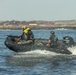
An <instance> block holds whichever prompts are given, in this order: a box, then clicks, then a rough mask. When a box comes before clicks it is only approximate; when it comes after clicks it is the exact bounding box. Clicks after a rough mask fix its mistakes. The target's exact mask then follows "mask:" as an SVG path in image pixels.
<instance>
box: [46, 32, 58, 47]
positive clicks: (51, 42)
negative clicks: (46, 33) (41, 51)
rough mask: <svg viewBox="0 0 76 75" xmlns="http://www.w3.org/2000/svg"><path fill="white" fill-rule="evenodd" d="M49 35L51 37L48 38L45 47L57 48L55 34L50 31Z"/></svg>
mask: <svg viewBox="0 0 76 75" xmlns="http://www.w3.org/2000/svg"><path fill="white" fill-rule="evenodd" d="M50 34H51V35H50V37H49V40H48V43H47V46H49V47H57V46H58V38H57V37H56V35H55V32H54V31H51V32H50Z"/></svg>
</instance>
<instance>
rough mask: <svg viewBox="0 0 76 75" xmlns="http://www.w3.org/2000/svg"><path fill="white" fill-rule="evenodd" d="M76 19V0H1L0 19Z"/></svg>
mask: <svg viewBox="0 0 76 75" xmlns="http://www.w3.org/2000/svg"><path fill="white" fill-rule="evenodd" d="M71 19H76V0H0V20H19V21H22V20H26V21H30V20H46V21H53V20H71Z"/></svg>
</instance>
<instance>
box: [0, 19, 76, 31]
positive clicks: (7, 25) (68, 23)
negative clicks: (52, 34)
mask: <svg viewBox="0 0 76 75" xmlns="http://www.w3.org/2000/svg"><path fill="white" fill-rule="evenodd" d="M24 25H25V26H26V27H29V28H31V29H76V20H59V21H41V20H40V21H15V20H12V21H0V29H5V30H6V29H11V30H14V29H21V28H22V26H24Z"/></svg>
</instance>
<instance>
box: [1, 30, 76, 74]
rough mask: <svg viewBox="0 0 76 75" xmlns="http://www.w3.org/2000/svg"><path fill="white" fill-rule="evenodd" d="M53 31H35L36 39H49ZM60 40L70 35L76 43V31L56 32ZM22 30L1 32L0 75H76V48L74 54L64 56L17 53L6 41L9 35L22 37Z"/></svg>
mask: <svg viewBox="0 0 76 75" xmlns="http://www.w3.org/2000/svg"><path fill="white" fill-rule="evenodd" d="M50 31H51V30H33V33H34V35H35V38H46V39H48V38H49V35H50V33H49V32H50ZM54 31H55V33H56V35H57V36H58V38H59V39H62V37H64V36H66V35H68V36H71V37H73V38H74V41H76V38H75V37H76V30H54ZM21 33H22V31H21V30H0V75H76V46H74V47H71V48H68V49H69V50H70V51H71V52H72V53H73V54H72V55H65V54H64V55H62V54H57V53H54V52H49V51H46V50H43V51H41V50H36V51H30V52H23V53H21V52H20V53H15V52H13V51H11V50H9V49H8V48H7V47H6V46H5V45H4V41H5V38H6V37H7V35H20V34H21Z"/></svg>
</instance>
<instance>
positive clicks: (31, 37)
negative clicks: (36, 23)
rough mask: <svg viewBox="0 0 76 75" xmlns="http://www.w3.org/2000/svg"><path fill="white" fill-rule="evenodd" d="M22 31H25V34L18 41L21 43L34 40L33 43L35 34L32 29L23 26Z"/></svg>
mask: <svg viewBox="0 0 76 75" xmlns="http://www.w3.org/2000/svg"><path fill="white" fill-rule="evenodd" d="M22 30H23V33H22V35H21V37H20V38H19V39H18V40H17V41H20V40H26V41H28V40H32V41H33V40H34V34H33V32H32V31H31V29H30V28H28V27H26V26H23V27H22Z"/></svg>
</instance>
